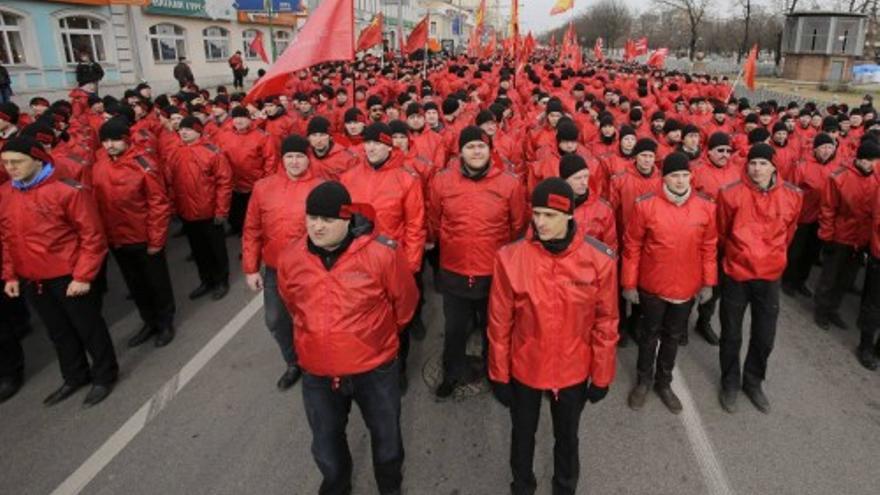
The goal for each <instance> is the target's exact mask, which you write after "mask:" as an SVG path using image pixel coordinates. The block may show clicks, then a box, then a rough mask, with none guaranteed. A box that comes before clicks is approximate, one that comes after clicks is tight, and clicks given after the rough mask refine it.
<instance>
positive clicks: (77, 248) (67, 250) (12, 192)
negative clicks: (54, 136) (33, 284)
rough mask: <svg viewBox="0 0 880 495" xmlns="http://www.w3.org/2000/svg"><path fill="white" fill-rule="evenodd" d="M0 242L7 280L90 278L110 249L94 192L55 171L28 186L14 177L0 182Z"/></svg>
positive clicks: (4, 276) (87, 280)
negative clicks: (14, 184) (19, 184)
mask: <svg viewBox="0 0 880 495" xmlns="http://www.w3.org/2000/svg"><path fill="white" fill-rule="evenodd" d="M0 242H2V243H3V280H5V281H7V282H9V281H13V280H18V279H19V278H23V279H26V280H33V281H40V280H48V279H53V278H58V277H63V276H66V275H72V276H73V279H74V280H76V281H79V282H91V281H92V280H93V279H94V278H95V276H96V275H97V274H98V271H99V270H100V269H101V263H103V261H104V256H106V255H107V239H106V238H105V237H104V231H103V230H102V229H101V218H100V217H99V216H98V210H97V208H96V207H95V200H94V199H92V195H91V194H89V193H88V192H87V191H86V189H85V188H84V187H83V186H82V185H80V184H79V183H78V182H76V181H73V180H71V179H60V178H57V177H55V176H54V173H53V174H52V175H50V176H49V177H48V178H46V179H45V180H44V181H43V182H41V183H40V184H38V185H36V186H34V187H32V188H31V189H28V190H26V191H21V190H18V189H15V188H13V187H12V182H11V181H10V182H8V183H6V184H3V186H0Z"/></svg>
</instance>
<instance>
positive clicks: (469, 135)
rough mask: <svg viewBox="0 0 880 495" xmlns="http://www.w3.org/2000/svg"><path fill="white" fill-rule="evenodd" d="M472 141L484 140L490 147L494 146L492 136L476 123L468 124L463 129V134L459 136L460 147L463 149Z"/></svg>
mask: <svg viewBox="0 0 880 495" xmlns="http://www.w3.org/2000/svg"><path fill="white" fill-rule="evenodd" d="M471 141H482V142H484V143H486V144H488V145H489V147H490V148H491V147H492V138H490V137H489V135H488V134H486V131H484V130H483V129H482V128H480V127H477V126H475V125H470V126H467V127H465V128H464V129H462V130H461V134H459V136H458V149H459V150H461V149H462V148H464V145H466V144H468V143H470V142H471Z"/></svg>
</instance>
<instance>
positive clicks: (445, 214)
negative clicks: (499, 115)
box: [428, 126, 527, 399]
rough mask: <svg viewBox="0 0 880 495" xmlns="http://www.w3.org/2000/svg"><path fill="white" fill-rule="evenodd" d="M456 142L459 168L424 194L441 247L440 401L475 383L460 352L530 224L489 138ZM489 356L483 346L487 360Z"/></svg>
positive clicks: (516, 185)
mask: <svg viewBox="0 0 880 495" xmlns="http://www.w3.org/2000/svg"><path fill="white" fill-rule="evenodd" d="M458 142H459V150H460V157H461V158H460V161H461V165H460V166H459V167H455V168H453V167H448V168H446V169H444V170H441V171H440V172H438V173H437V174H436V175H435V176H434V180H433V181H432V182H431V189H430V191H429V193H428V232H429V234H428V237H429V239H430V240H431V241H432V242H437V243H439V245H440V270H439V273H438V276H437V279H438V289H439V291H440V292H441V294H443V315H444V318H445V335H444V340H443V382H442V383H441V384H440V386H439V387H438V388H437V390H436V394H437V396H438V397H439V398H441V399H442V398H447V397H449V396H451V395H452V393H453V392H454V391H455V389H456V387H457V386H458V385H459V384H463V383H466V382H467V381H468V380H469V379H471V378H475V377H474V376H473V375H472V374H470V373H468V370H467V359H466V354H465V350H466V346H467V338H468V335H469V334H470V332H469V329H470V326H471V324H472V323H473V322H474V319H475V318H476V319H478V320H479V321H480V322H485V321H486V305H487V304H488V303H489V285H490V284H491V281H492V259H493V258H494V256H495V252H496V251H497V250H498V248H500V247H501V246H503V245H504V244H507V243H508V242H510V241H512V240H514V239H516V238H517V236H519V235H520V233H521V232H522V231H523V228H524V227H525V224H526V221H527V219H526V215H527V207H526V198H525V192H524V191H523V186H522V183H521V182H520V181H519V179H518V178H517V177H516V176H515V175H513V174H511V173H508V172H505V171H503V170H502V169H501V167H499V166H494V165H493V164H492V160H491V159H490V158H491V156H492V140H491V139H490V138H489V135H488V134H486V131H484V130H482V129H480V128H479V127H476V126H469V127H466V128H464V130H462V131H461V133H460V134H459V140H458ZM483 342H484V344H485V343H486V341H485V339H484V341H483ZM487 351H488V349H487V346H486V345H484V346H483V354H484V358H485V353H486V352H487Z"/></svg>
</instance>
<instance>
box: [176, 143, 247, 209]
mask: <svg viewBox="0 0 880 495" xmlns="http://www.w3.org/2000/svg"><path fill="white" fill-rule="evenodd" d="M168 165H169V170H170V175H171V186H172V190H173V193H174V206H175V207H176V208H177V213H178V214H180V216H181V218H183V219H184V220H187V221H194V220H208V219H211V218H225V217H226V216H227V215H228V214H229V202H230V199H231V197H232V169H230V168H229V162H228V161H226V155H224V154H223V152H222V151H220V148H218V147H216V146H214V145H213V144H211V143H207V142H204V141H202V140H201V139H199V140H197V141H195V142H194V143H191V144H185V143H184V144H181V145H180V146H179V147H177V148H175V149H174V151H173V152H172V156H171V159H170V160H169V162H168Z"/></svg>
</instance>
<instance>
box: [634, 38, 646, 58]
mask: <svg viewBox="0 0 880 495" xmlns="http://www.w3.org/2000/svg"><path fill="white" fill-rule="evenodd" d="M647 53H648V38H639V39H637V40H635V41H633V56H634V57H638V56H639V55H647Z"/></svg>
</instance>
